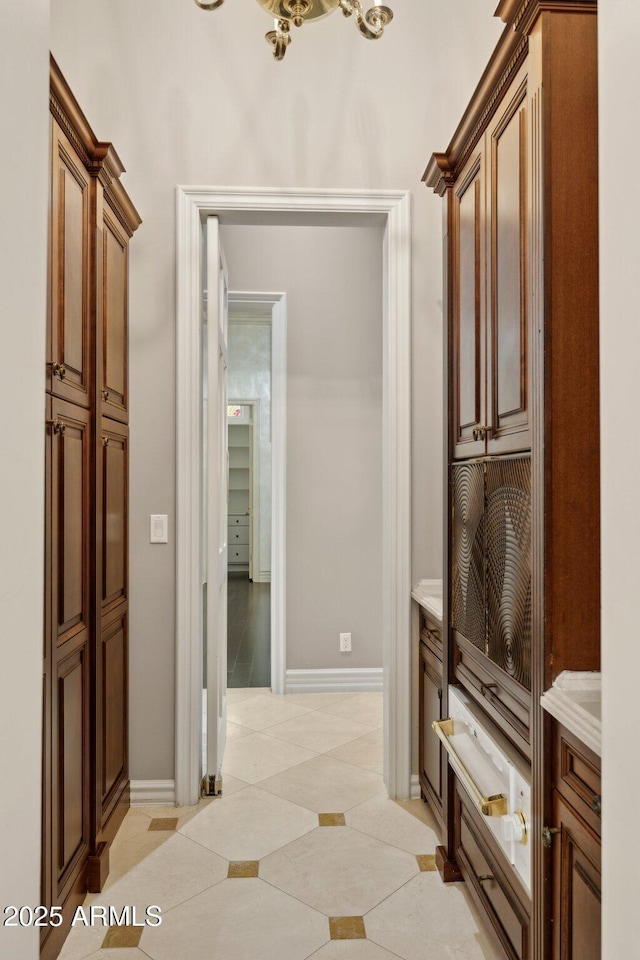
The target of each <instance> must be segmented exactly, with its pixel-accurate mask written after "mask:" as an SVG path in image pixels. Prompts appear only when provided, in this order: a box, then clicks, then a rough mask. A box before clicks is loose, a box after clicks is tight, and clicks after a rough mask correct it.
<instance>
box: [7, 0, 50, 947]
mask: <svg viewBox="0 0 640 960" xmlns="http://www.w3.org/2000/svg"><path fill="white" fill-rule="evenodd" d="M48 45H49V4H48V0H29V2H25V3H5V2H2V3H1V4H0V129H2V131H3V135H4V144H3V149H2V151H0V183H2V187H3V190H2V214H1V216H2V239H1V241H0V243H1V244H2V249H1V255H0V290H1V291H2V308H1V309H2V313H1V321H0V331H1V332H0V356H1V357H2V376H1V377H0V406H1V408H2V411H3V436H2V446H1V448H0V449H1V453H0V463H1V466H0V530H2V540H1V546H0V630H1V633H0V638H1V639H0V646H1V651H2V669H1V670H0V759H1V762H2V777H0V811H1V813H2V818H1V819H2V838H1V840H0V844H1V850H2V852H1V854H0V911H2V910H3V909H4V907H5V906H6V905H7V904H15V905H17V906H20V905H22V904H31V905H33V906H35V905H36V904H38V903H40V777H41V755H42V713H41V711H42V635H43V623H42V606H43V604H42V593H43V565H44V564H43V550H44V528H43V508H44V419H45V410H44V382H45V381H44V371H45V367H44V361H45V350H44V348H45V330H46V326H45V323H46V303H47V299H46V298H47V286H46V284H47V226H48V224H47V209H48V197H47V194H48V190H47V187H48V171H49V64H48ZM2 919H4V914H3V916H2ZM38 933H39V931H38V930H36V929H35V928H27V929H21V928H19V927H18V928H9V927H4V926H1V925H0V956H3V957H11V958H12V960H27V958H29V957H32V958H34V960H35V958H36V957H37V956H38V943H39V936H38Z"/></svg>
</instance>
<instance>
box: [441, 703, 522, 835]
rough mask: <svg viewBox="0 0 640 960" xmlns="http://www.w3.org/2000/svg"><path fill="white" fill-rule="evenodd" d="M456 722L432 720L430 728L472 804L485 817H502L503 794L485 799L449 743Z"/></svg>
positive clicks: (505, 799)
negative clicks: (442, 747)
mask: <svg viewBox="0 0 640 960" xmlns="http://www.w3.org/2000/svg"><path fill="white" fill-rule="evenodd" d="M455 723H456V721H455V720H453V719H452V718H448V719H446V720H434V722H433V723H432V725H431V726H432V728H433V730H434V731H435V733H436V736H437V737H438V739H439V740H440V741H441V742H442V744H443V745H444V748H445V750H446V751H447V754H448V756H449V763H450V764H451V766H452V767H453V770H454V771H455V773H456V775H457V777H458V779H459V780H460V782H461V783H462V784H464V787H465V789H466V791H467V793H468V794H469V796H470V797H471V799H472V800H473V802H474V804H475V805H476V807H477V808H478V810H479V811H480V813H482V814H483V815H484V816H485V817H502V816H504V815H505V813H506V812H507V798H506V797H505V795H504V794H503V793H497V794H495V795H493V796H491V797H485V796H484V795H483V794H482V792H481V791H480V790H479V789H478V787H477V785H476V783H475V781H474V779H473V777H472V776H471V774H470V773H469V771H468V770H467V768H466V766H465V764H464V762H463V760H462V758H461V757H460V756H459V754H458V753H457V751H456V749H455V747H454V746H453V744H452V743H451V742H450V740H449V737H451V736H453V734H454V733H455Z"/></svg>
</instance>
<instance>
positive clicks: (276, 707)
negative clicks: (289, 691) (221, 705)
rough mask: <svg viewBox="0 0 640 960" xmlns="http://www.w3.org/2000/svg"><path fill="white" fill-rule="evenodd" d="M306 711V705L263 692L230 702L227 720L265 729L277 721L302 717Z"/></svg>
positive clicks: (252, 727) (240, 724) (256, 728)
mask: <svg viewBox="0 0 640 960" xmlns="http://www.w3.org/2000/svg"><path fill="white" fill-rule="evenodd" d="M305 713H307V708H306V707H301V706H299V705H298V704H295V703H285V702H284V701H283V700H278V699H276V697H272V696H271V695H266V694H263V695H261V696H259V697H250V698H249V699H247V700H241V701H240V702H239V703H233V704H229V706H228V708H227V720H230V721H231V723H236V724H238V725H239V726H241V727H249V728H250V729H251V730H265V729H266V728H267V727H272V726H273V725H274V724H276V723H283V722H284V721H286V720H293V718H294V717H300V716H302V715H303V714H305Z"/></svg>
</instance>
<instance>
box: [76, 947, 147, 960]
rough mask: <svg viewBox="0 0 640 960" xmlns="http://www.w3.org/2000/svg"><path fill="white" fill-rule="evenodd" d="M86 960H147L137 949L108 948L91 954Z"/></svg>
mask: <svg viewBox="0 0 640 960" xmlns="http://www.w3.org/2000/svg"><path fill="white" fill-rule="evenodd" d="M88 960H149V958H148V957H147V954H146V953H143V952H142V950H139V949H138V947H110V948H109V949H105V950H98V951H97V952H96V953H92V954H91V956H90V957H89V958H88Z"/></svg>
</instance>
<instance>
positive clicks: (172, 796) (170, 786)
mask: <svg viewBox="0 0 640 960" xmlns="http://www.w3.org/2000/svg"><path fill="white" fill-rule="evenodd" d="M142 804H145V805H147V804H152V805H153V806H156V807H158V806H163V807H165V806H166V807H169V806H171V807H175V805H176V782H175V780H131V806H132V807H138V806H141V805H142Z"/></svg>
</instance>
